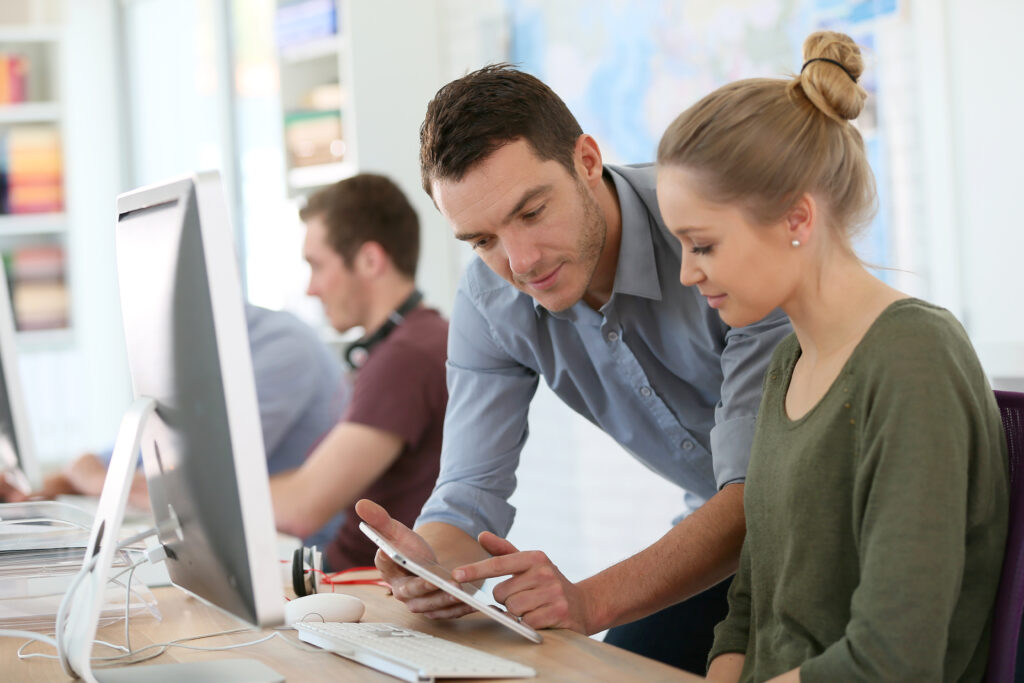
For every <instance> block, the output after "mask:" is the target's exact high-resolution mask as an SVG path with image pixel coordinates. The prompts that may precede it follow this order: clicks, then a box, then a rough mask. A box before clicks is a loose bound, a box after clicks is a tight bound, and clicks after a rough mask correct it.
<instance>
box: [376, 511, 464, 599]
mask: <svg viewBox="0 0 1024 683" xmlns="http://www.w3.org/2000/svg"><path fill="white" fill-rule="evenodd" d="M356 514H358V515H359V517H360V518H362V520H363V521H364V522H366V523H367V524H368V525H370V526H371V527H373V528H374V529H376V530H377V532H378V533H379V534H380V535H381V536H383V537H384V538H386V539H387V540H388V541H390V542H391V544H392V545H393V546H395V548H397V549H398V550H400V551H401V552H403V553H405V554H406V555H408V556H409V557H410V558H412V559H416V558H424V559H427V560H430V561H431V562H436V561H437V556H436V555H435V554H434V550H433V548H431V547H430V544H429V543H427V542H426V541H425V540H424V539H423V538H422V537H421V536H420V535H419V534H417V533H416V532H415V531H413V530H412V529H410V528H409V527H407V526H405V525H404V524H402V523H401V522H399V521H398V520H396V519H392V518H391V515H389V514H388V511H387V510H385V509H384V508H383V507H381V506H380V505H377V504H376V503H374V502H373V501H370V500H366V499H365V498H364V499H363V500H360V501H359V502H357V503H356ZM374 564H376V565H377V569H379V570H380V573H381V575H382V576H383V577H384V580H385V581H386V582H387V583H388V584H389V585H390V586H391V593H392V594H393V595H394V596H395V597H396V598H398V599H399V600H401V601H402V602H403V603H405V606H406V607H408V608H409V611H410V612H416V613H419V614H423V615H424V616H427V617H430V618H432V619H452V618H455V617H461V616H463V615H466V614H469V613H471V612H473V611H474V610H473V608H472V607H470V606H469V605H466V604H465V603H463V602H462V601H460V600H459V599H458V598H456V597H453V596H451V595H449V594H448V593H445V592H444V591H442V590H440V589H439V588H435V587H434V586H433V584H431V583H429V582H428V581H426V580H425V579H421V578H419V577H418V576H414V575H412V574H410V573H409V572H407V571H405V570H404V569H402V567H400V566H398V565H397V564H395V562H393V561H392V560H391V558H389V557H388V556H387V555H386V554H384V552H383V551H382V550H378V551H377V555H376V557H375V558H374Z"/></svg>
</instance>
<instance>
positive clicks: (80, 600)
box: [57, 398, 284, 683]
mask: <svg viewBox="0 0 1024 683" xmlns="http://www.w3.org/2000/svg"><path fill="white" fill-rule="evenodd" d="M155 410H156V401H154V400H153V399H151V398H138V399H136V400H135V402H134V403H132V405H131V406H130V407H129V408H128V411H127V412H126V413H125V414H124V417H123V418H122V420H121V427H120V429H119V430H118V433H117V441H116V443H115V444H114V453H113V455H112V457H111V458H110V466H109V468H108V469H107V478H106V480H104V482H103V492H102V493H101V494H100V501H99V505H98V506H97V509H96V518H95V520H93V525H92V533H91V535H90V537H89V545H88V547H87V548H86V552H85V557H84V558H83V560H82V570H81V571H82V572H85V571H88V573H87V574H86V576H85V577H84V579H83V580H82V582H81V584H79V586H78V589H77V590H76V592H75V595H72V596H69V602H70V605H71V606H70V608H69V611H68V615H67V624H66V628H65V629H64V633H63V634H62V633H60V632H59V630H58V633H57V638H58V639H59V640H61V641H62V643H63V648H62V650H63V651H64V652H65V653H66V655H67V660H68V661H67V663H65V662H64V661H62V662H61V665H62V666H63V667H64V669H65V673H67V674H68V675H69V676H72V677H79V678H81V679H82V680H84V681H86V683H129V682H133V683H134V682H142V683H164V682H167V683H181V681H188V682H189V683H207V682H209V683H224V682H226V683H243V682H247V683H282V682H283V681H284V676H282V675H280V674H279V673H277V672H276V671H274V670H273V669H271V668H270V667H268V666H266V665H265V664H263V663H262V662H259V661H257V660H254V659H229V660H214V661H209V662H189V663H182V664H162V665H155V666H153V665H150V666H128V667H121V668H116V669H107V668H104V669H98V670H96V671H93V668H92V660H91V657H92V648H93V641H94V640H95V638H96V628H97V626H98V624H99V618H100V612H101V610H102V607H103V598H104V594H105V593H106V585H107V575H108V573H109V571H110V565H111V563H112V562H113V559H114V553H115V552H116V550H117V540H118V537H119V536H120V533H121V523H122V521H123V520H124V510H125V506H126V505H127V503H128V492H129V490H130V488H131V483H132V478H133V476H134V474H135V468H136V465H137V462H138V454H139V449H140V447H141V446H142V437H143V435H144V433H145V428H146V422H147V420H148V419H149V417H150V416H151V415H152V414H153V412H154V411H155ZM94 556H97V557H96V563H95V565H94V566H93V567H92V569H91V570H88V567H89V565H90V563H91V560H92V558H93V557H94ZM69 666H70V670H69V668H68V667H69Z"/></svg>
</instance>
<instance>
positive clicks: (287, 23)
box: [274, 0, 338, 49]
mask: <svg viewBox="0 0 1024 683" xmlns="http://www.w3.org/2000/svg"><path fill="white" fill-rule="evenodd" d="M337 33H338V12H337V8H336V7H335V4H334V0H280V2H278V6H277V11H276V12H275V14H274V35H275V37H276V39H277V46H278V48H280V49H287V48H290V47H294V46H297V45H302V44H303V43H309V42H313V41H315V40H318V39H323V38H327V37H329V36H333V35H336V34H337Z"/></svg>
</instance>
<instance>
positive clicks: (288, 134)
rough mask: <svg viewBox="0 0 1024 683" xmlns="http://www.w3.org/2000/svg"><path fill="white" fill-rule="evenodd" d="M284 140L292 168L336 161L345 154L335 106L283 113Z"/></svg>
mask: <svg viewBox="0 0 1024 683" xmlns="http://www.w3.org/2000/svg"><path fill="white" fill-rule="evenodd" d="M284 140H285V149H286V150H287V153H288V162H289V164H290V165H291V166H292V167H297V166H315V165H318V164H331V163H337V162H339V161H341V160H342V159H344V157H345V142H344V140H343V139H342V137H341V113H340V112H339V111H338V110H337V109H334V110H324V111H297V112H290V113H288V114H286V115H285V117H284Z"/></svg>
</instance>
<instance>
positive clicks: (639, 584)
mask: <svg viewBox="0 0 1024 683" xmlns="http://www.w3.org/2000/svg"><path fill="white" fill-rule="evenodd" d="M745 531H746V524H745V521H744V516H743V485H742V484H731V485H729V486H726V487H725V488H724V489H722V490H721V491H719V492H718V494H717V495H715V496H714V497H713V498H711V500H709V501H708V502H707V503H705V504H704V505H703V506H702V507H701V508H700V509H699V510H697V511H696V512H694V513H693V514H692V515H690V516H689V517H688V518H686V519H684V520H683V521H682V522H680V523H679V524H677V525H676V526H675V527H673V528H672V530H670V531H669V532H668V533H667V534H665V535H664V536H663V537H662V538H661V539H659V540H658V541H657V542H656V543H655V544H654V545H652V546H650V547H648V548H646V549H645V550H643V551H641V552H639V553H637V554H636V555H634V556H632V557H630V558H629V559H627V560H623V561H622V562H620V563H618V564H616V565H614V566H612V567H609V568H608V569H606V570H604V571H603V572H600V573H599V574H595V575H594V576H592V577H590V578H588V579H585V580H584V581H582V582H580V584H579V588H580V590H581V591H582V592H583V594H584V596H585V601H586V605H587V608H586V609H587V614H588V618H587V622H588V624H587V625H588V630H589V631H590V633H596V632H598V631H602V630H604V629H606V628H610V627H612V626H618V625H620V624H625V623H628V622H631V621H635V620H637V619H640V618H642V617H645V616H647V615H649V614H652V613H654V612H656V611H658V610H660V609H663V608H665V607H668V606H670V605H673V604H675V603H677V602H681V601H682V600H686V599H687V598H689V597H691V596H693V595H696V594H697V593H700V592H702V591H704V590H706V589H708V588H710V587H711V586H714V585H715V584H717V583H719V582H720V581H722V580H723V579H725V578H727V577H728V576H731V575H732V574H733V573H735V571H736V567H737V565H738V563H739V557H740V547H741V546H742V544H743V536H744V533H745Z"/></svg>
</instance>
